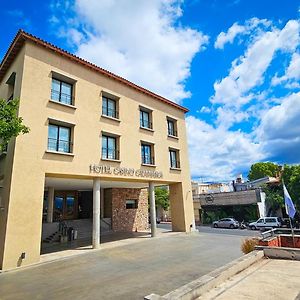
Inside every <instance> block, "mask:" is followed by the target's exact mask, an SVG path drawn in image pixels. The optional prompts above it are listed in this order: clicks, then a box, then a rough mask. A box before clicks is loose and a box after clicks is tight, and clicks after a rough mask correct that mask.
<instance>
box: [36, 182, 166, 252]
mask: <svg viewBox="0 0 300 300" xmlns="http://www.w3.org/2000/svg"><path fill="white" fill-rule="evenodd" d="M159 185H162V183H160V184H159V183H155V184H154V183H153V182H146V181H145V182H143V181H117V180H116V181H112V180H104V179H102V178H101V179H100V178H99V177H98V178H90V179H88V178H87V179H85V178H59V177H51V176H48V177H45V197H44V209H43V232H42V240H45V238H46V236H47V235H53V233H51V230H52V231H53V230H57V228H58V226H60V224H61V222H64V223H67V224H70V225H69V226H72V227H75V226H77V225H78V224H80V225H81V226H83V227H82V228H81V229H80V230H81V231H82V232H84V231H85V232H89V234H90V236H89V237H92V244H93V247H94V248H97V247H98V246H99V244H100V232H101V231H103V230H104V229H105V228H106V227H107V226H108V227H109V226H110V229H111V231H113V232H129V231H146V230H147V229H148V191H149V200H150V219H151V222H150V223H151V234H152V236H155V235H156V210H155V196H154V187H155V186H159ZM83 219H85V221H83ZM80 220H81V221H80ZM88 220H90V223H89V221H88ZM79 221H80V222H79ZM76 222H77V223H76ZM54 223H55V224H56V226H54V225H55V224H54ZM49 224H53V225H49ZM50 226H52V228H54V229H51V227H50ZM53 226H54V227H53ZM87 227H89V228H90V229H87ZM100 230H101V231H100ZM82 232H79V233H78V235H79V237H80V236H82V234H83V233H82Z"/></svg>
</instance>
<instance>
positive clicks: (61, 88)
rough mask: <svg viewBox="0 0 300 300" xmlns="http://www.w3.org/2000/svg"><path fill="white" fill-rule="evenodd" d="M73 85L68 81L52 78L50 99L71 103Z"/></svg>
mask: <svg viewBox="0 0 300 300" xmlns="http://www.w3.org/2000/svg"><path fill="white" fill-rule="evenodd" d="M72 90H73V86H72V84H70V83H67V82H64V81H61V80H58V79H55V78H52V88H51V99H52V100H54V101H57V102H61V103H64V104H69V105H73V101H72V98H73V97H72V96H73V95H72V92H73V91H72Z"/></svg>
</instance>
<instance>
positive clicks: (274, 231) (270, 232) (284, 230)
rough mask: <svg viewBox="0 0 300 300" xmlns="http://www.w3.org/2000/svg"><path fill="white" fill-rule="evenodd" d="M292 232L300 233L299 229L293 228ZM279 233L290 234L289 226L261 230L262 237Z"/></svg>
mask: <svg viewBox="0 0 300 300" xmlns="http://www.w3.org/2000/svg"><path fill="white" fill-rule="evenodd" d="M293 231H294V234H297V235H300V229H295V228H294V229H293ZM280 234H292V230H291V229H290V228H272V229H270V230H268V231H265V232H262V233H261V235H262V237H263V239H266V238H269V237H273V236H277V235H280Z"/></svg>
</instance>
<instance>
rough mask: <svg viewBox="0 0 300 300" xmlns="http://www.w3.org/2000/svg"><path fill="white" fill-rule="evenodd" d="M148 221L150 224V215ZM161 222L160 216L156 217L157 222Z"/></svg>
mask: <svg viewBox="0 0 300 300" xmlns="http://www.w3.org/2000/svg"><path fill="white" fill-rule="evenodd" d="M148 222H149V224H151V218H150V216H149V217H148ZM160 222H161V220H160V218H158V217H156V224H160Z"/></svg>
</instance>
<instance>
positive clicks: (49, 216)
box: [47, 187, 54, 223]
mask: <svg viewBox="0 0 300 300" xmlns="http://www.w3.org/2000/svg"><path fill="white" fill-rule="evenodd" d="M53 205H54V187H49V188H48V209H47V223H52V222H53Z"/></svg>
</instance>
